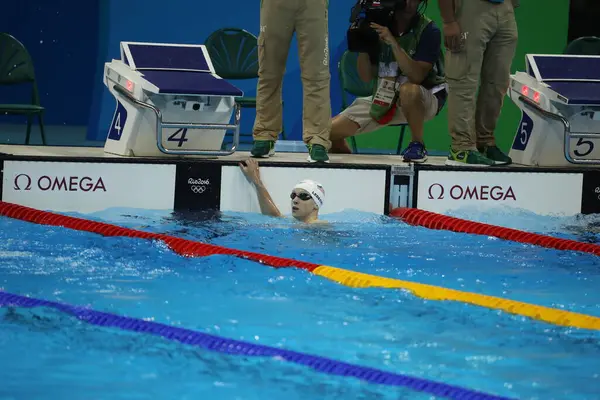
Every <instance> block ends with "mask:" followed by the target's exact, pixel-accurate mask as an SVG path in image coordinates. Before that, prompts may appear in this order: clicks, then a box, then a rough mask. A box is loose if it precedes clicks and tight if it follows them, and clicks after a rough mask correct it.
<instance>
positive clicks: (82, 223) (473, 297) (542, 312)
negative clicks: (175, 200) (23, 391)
mask: <svg viewBox="0 0 600 400" xmlns="http://www.w3.org/2000/svg"><path fill="white" fill-rule="evenodd" d="M0 215H4V216H7V217H11V218H15V219H20V220H22V221H28V222H33V223H38V224H44V225H53V226H62V227H65V228H70V229H74V230H80V231H87V232H92V233H97V234H100V235H104V236H125V237H132V238H142V239H152V240H161V241H163V242H164V243H165V244H167V246H169V247H170V248H171V249H172V250H173V251H175V252H176V253H178V254H180V255H182V256H186V257H203V256H210V255H217V254H222V255H231V256H236V257H239V258H243V259H247V260H252V261H255V262H258V263H261V264H264V265H268V266H271V267H276V268H282V267H295V268H300V269H304V270H307V271H309V272H311V273H314V274H316V275H319V276H322V277H325V278H328V279H330V280H332V281H335V282H338V283H340V284H342V285H345V286H349V287H354V288H365V287H382V288H394V289H405V290H408V291H410V292H411V293H413V294H414V295H415V296H418V297H421V298H424V299H429V300H437V301H458V302H463V303H468V304H472V305H476V306H480V307H486V308H490V309H496V310H502V311H505V312H507V313H510V314H516V315H521V316H524V317H529V318H533V319H536V320H539V321H544V322H547V323H550V324H554V325H560V326H567V327H575V328H581V329H593V330H600V317H595V316H592V315H586V314H581V313H576V312H572V311H567V310H561V309H557V308H551V307H545V306H540V305H535V304H529V303H524V302H519V301H515V300H510V299H505V298H501V297H495V296H488V295H482V294H478V293H471V292H465V291H460V290H455V289H447V288H443V287H440V286H434V285H426V284H422V283H416V282H409V281H402V280H399V279H392V278H383V277H379V276H375V275H369V274H363V273H359V272H354V271H349V270H345V269H340V268H335V267H331V266H325V265H319V264H315V263H309V262H305V261H298V260H293V259H289V258H283V257H276V256H270V255H265V254H260V253H255V252H249V251H244V250H236V249H230V248H227V247H222V246H217V245H212V244H207V243H201V242H195V241H191V240H187V239H182V238H178V237H174V236H169V235H165V234H160V233H151V232H143V231H137V230H135V229H130V228H123V227H119V226H116V225H112V224H107V223H104V222H96V221H90V220H87V219H83V218H76V217H71V216H66V215H60V214H56V213H51V212H48V211H41V210H36V209H33V208H30V207H25V206H21V205H17V204H11V203H6V202H1V201H0Z"/></svg>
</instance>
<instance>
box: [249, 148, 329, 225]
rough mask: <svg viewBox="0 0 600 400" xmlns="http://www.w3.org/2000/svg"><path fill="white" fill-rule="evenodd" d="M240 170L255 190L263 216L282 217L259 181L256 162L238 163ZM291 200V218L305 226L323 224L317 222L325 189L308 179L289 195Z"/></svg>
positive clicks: (320, 221)
mask: <svg viewBox="0 0 600 400" xmlns="http://www.w3.org/2000/svg"><path fill="white" fill-rule="evenodd" d="M240 168H241V170H242V172H243V173H244V175H246V178H248V180H249V181H250V182H251V183H252V184H253V185H254V187H255V188H256V193H257V195H258V203H259V204H260V211H261V212H262V213H263V214H264V215H270V216H273V217H282V216H283V215H282V214H281V212H280V211H279V209H278V208H277V206H276V205H275V203H274V202H273V199H272V198H271V195H270V194H269V191H268V190H267V188H266V187H265V185H264V184H263V182H262V180H261V179H260V172H259V170H258V162H257V161H256V160H255V159H252V158H251V159H248V160H246V161H244V162H241V163H240ZM290 198H291V199H292V204H291V205H292V216H293V217H294V218H296V219H297V220H298V221H300V222H304V223H307V224H313V223H324V222H326V221H322V220H319V209H320V208H321V207H322V206H323V202H324V201H325V189H323V186H322V185H320V184H319V183H317V182H315V181H311V180H309V179H306V180H303V181H300V182H299V183H298V184H297V185H296V186H294V188H293V189H292V192H291V193H290Z"/></svg>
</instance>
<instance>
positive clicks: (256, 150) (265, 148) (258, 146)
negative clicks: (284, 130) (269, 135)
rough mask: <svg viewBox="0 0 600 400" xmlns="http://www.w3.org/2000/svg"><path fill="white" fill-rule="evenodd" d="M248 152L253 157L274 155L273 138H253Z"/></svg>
mask: <svg viewBox="0 0 600 400" xmlns="http://www.w3.org/2000/svg"><path fill="white" fill-rule="evenodd" d="M250 154H252V157H255V158H269V157H271V156H273V155H275V141H274V140H255V141H254V143H253V144H252V150H250Z"/></svg>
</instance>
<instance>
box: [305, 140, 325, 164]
mask: <svg viewBox="0 0 600 400" xmlns="http://www.w3.org/2000/svg"><path fill="white" fill-rule="evenodd" d="M306 147H307V148H308V158H307V160H308V162H325V163H328V162H329V156H328V155H327V150H325V147H323V146H321V145H320V144H314V145H313V144H307V145H306Z"/></svg>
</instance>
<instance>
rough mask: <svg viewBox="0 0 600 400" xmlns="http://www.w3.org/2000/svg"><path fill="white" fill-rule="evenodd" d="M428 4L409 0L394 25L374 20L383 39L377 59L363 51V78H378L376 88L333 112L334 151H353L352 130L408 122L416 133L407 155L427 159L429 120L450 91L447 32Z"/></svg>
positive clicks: (412, 159) (409, 158)
mask: <svg viewBox="0 0 600 400" xmlns="http://www.w3.org/2000/svg"><path fill="white" fill-rule="evenodd" d="M401 3H402V2H397V3H396V4H401ZM426 6H427V0H406V6H405V7H403V8H397V9H396V10H395V17H394V26H392V27H391V28H392V29H391V30H390V28H389V27H385V26H381V25H377V24H371V27H372V28H373V29H374V30H375V31H376V32H377V33H378V35H379V39H380V47H379V52H378V54H377V55H376V57H377V59H376V60H374V61H375V62H374V63H372V62H371V58H370V57H369V54H368V53H359V54H358V61H357V69H358V74H359V76H360V78H361V79H362V80H363V81H365V82H371V81H373V82H374V86H373V88H374V90H373V92H374V93H373V95H372V96H369V97H361V98H357V99H356V100H355V101H354V102H353V103H352V104H351V105H350V106H349V107H348V108H346V109H345V110H344V111H342V112H341V113H340V114H339V115H337V116H336V117H334V118H333V120H332V126H331V136H330V138H331V151H330V152H331V153H351V151H350V148H349V147H348V144H347V143H346V141H345V139H346V138H348V137H350V136H354V135H359V134H363V133H367V132H372V131H375V130H377V129H380V128H382V127H384V126H388V125H396V124H408V125H409V127H410V132H411V136H412V137H411V141H410V143H409V145H408V147H407V148H406V149H405V150H404V151H403V152H402V154H403V157H404V160H405V161H408V162H424V161H426V160H427V150H426V148H425V142H424V139H423V126H424V124H425V122H426V121H428V120H430V119H432V118H434V117H435V116H436V115H437V114H438V113H439V112H440V110H441V108H442V107H443V105H444V103H445V101H446V96H447V91H446V83H445V77H444V72H443V70H444V58H443V53H442V49H441V45H442V44H441V43H442V34H441V31H440V29H439V28H438V27H437V26H436V24H435V22H433V21H432V20H431V19H429V18H428V17H427V16H425V15H424V14H423V12H422V11H423V10H424V8H425V7H426Z"/></svg>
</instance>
